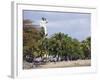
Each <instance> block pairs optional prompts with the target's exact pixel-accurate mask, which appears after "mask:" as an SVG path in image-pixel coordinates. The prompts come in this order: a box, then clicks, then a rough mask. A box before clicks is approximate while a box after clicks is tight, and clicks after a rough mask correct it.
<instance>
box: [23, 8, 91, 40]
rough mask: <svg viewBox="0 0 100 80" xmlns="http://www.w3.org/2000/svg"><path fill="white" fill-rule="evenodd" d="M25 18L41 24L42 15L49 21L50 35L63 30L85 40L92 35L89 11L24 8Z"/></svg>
mask: <svg viewBox="0 0 100 80" xmlns="http://www.w3.org/2000/svg"><path fill="white" fill-rule="evenodd" d="M23 14H24V15H23V18H24V19H30V20H32V21H33V24H36V25H39V22H40V20H41V18H42V17H45V18H46V19H47V21H48V24H47V30H48V36H51V35H52V34H54V33H57V32H62V33H65V34H68V35H69V36H71V37H73V38H76V39H78V40H80V41H81V40H84V39H85V38H86V37H88V36H90V35H91V31H90V23H91V22H90V21H91V15H90V14H88V13H64V12H46V11H31V10H24V11H23Z"/></svg>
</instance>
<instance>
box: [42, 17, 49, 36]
mask: <svg viewBox="0 0 100 80" xmlns="http://www.w3.org/2000/svg"><path fill="white" fill-rule="evenodd" d="M47 23H48V22H47V20H46V18H44V17H42V20H41V21H40V27H43V28H44V32H45V35H46V36H47V34H48V33H47Z"/></svg>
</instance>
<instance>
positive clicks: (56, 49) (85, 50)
mask: <svg viewBox="0 0 100 80" xmlns="http://www.w3.org/2000/svg"><path fill="white" fill-rule="evenodd" d="M26 55H32V56H33V57H37V56H41V57H43V56H44V55H52V56H59V57H66V58H67V60H76V59H90V58H91V38H90V37H88V38H86V40H83V41H82V42H80V41H78V40H77V39H73V38H72V37H70V36H69V35H68V34H64V33H61V32H59V33H55V34H53V35H52V36H51V37H49V38H47V37H46V35H45V33H44V28H43V27H42V28H40V29H37V28H36V27H35V26H34V25H33V24H32V22H31V21H30V20H24V21H23V57H25V56H26Z"/></svg>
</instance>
